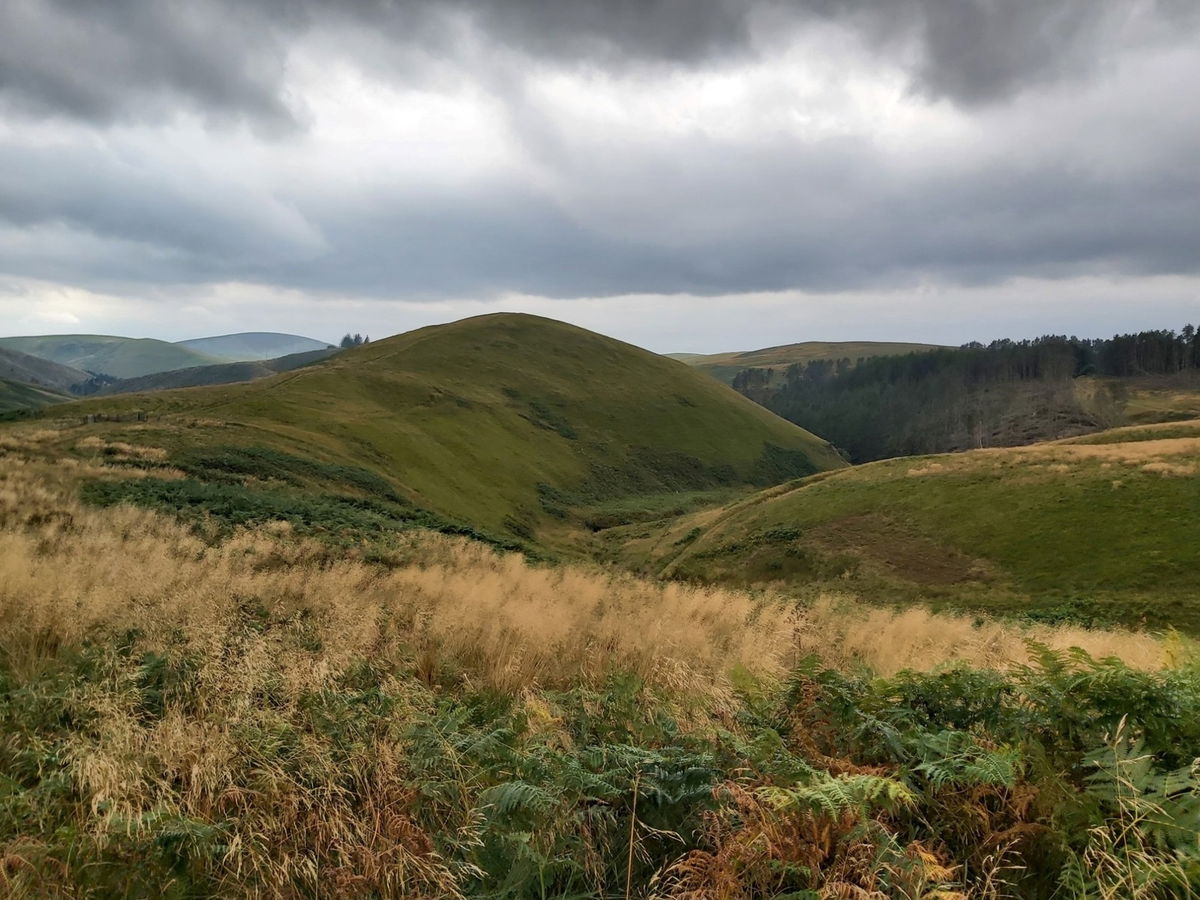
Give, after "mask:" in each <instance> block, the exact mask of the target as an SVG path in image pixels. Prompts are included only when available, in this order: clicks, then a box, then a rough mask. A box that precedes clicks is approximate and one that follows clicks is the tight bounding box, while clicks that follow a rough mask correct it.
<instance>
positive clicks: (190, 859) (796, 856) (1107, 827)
mask: <svg viewBox="0 0 1200 900" xmlns="http://www.w3.org/2000/svg"><path fill="white" fill-rule="evenodd" d="M196 427H197V428H200V427H201V426H200V425H199V424H198V425H197V426H196ZM68 430H69V431H72V432H73V433H74V435H75V438H74V439H75V440H76V441H77V442H78V443H80V444H86V445H88V446H91V447H94V448H96V450H97V452H96V454H95V456H94V458H89V459H88V460H86V461H83V462H81V461H79V460H77V459H74V460H68V459H62V458H60V457H59V456H58V453H57V451H56V445H58V444H59V443H60V441H61V438H62V435H60V434H58V433H57V432H56V431H55V430H54V429H53V428H48V427H46V425H45V424H44V423H38V424H36V425H29V426H26V427H24V428H20V427H12V426H10V427H9V428H7V429H5V430H3V431H0V734H2V735H3V739H0V788H2V790H0V848H3V853H4V855H3V859H4V865H3V867H2V868H0V884H3V891H2V892H0V893H3V894H4V895H5V896H10V897H14V898H34V897H37V898H41V897H80V898H82V897H172V898H193V897H194V898H200V897H397V898H399V897H411V898H435V897H436V898H448V900H464V898H467V897H478V898H513V900H515V898H550V897H554V898H566V897H575V898H584V897H604V898H619V897H630V898H633V897H637V898H647V897H661V898H664V900H667V898H677V900H696V898H716V897H724V898H730V900H732V898H747V897H763V898H766V897H774V898H782V897H792V898H818V897H830V898H833V897H861V898H924V900H934V898H941V900H951V898H954V900H994V898H1000V897H1005V898H1007V897H1020V898H1027V900H1095V898H1114V900H1115V898H1122V900H1124V898H1131V897H1142V898H1147V900H1148V898H1168V897H1171V898H1182V897H1194V896H1196V891H1197V890H1200V847H1197V844H1196V834H1197V833H1198V832H1200V777H1198V772H1197V768H1196V764H1195V763H1194V762H1193V757H1194V756H1195V753H1196V749H1197V747H1200V668H1198V667H1197V663H1196V657H1195V655H1194V654H1195V651H1194V650H1193V648H1192V647H1191V646H1190V645H1189V643H1188V642H1186V641H1183V640H1179V639H1178V638H1176V637H1168V638H1166V639H1159V638H1156V637H1155V636H1153V635H1148V634H1132V633H1122V632H1119V631H1093V630H1083V629H1076V628H1071V629H1065V628H1061V627H1047V626H1044V625H1041V626H1037V625H1016V624H1013V623H996V622H987V621H978V622H974V621H972V620H971V619H968V618H964V617H955V616H945V615H932V614H928V613H923V612H920V611H911V610H910V611H906V612H903V613H897V614H892V613H888V612H887V611H885V610H879V609H870V608H863V607H862V606H860V605H857V604H854V603H849V602H848V603H844V604H831V603H827V602H822V603H817V604H814V605H812V606H810V607H804V606H799V605H797V604H796V603H794V602H793V601H790V600H788V599H785V598H781V597H776V596H771V595H769V594H764V593H762V592H753V593H751V592H742V591H736V590H713V589H707V588H696V587H685V586H681V585H677V584H669V585H664V584H661V583H656V582H652V581H647V580H641V579H636V578H631V577H628V576H622V575H618V574H615V573H612V572H603V571H598V570H596V569H594V568H589V567H577V566H576V567H558V568H554V567H550V566H546V565H537V566H534V565H529V564H527V563H525V562H524V561H523V560H522V559H521V558H520V557H518V556H516V555H513V554H503V555H501V554H497V553H494V552H492V551H490V550H488V549H487V548H484V547H482V546H481V545H479V544H478V543H472V542H467V541H461V540H449V539H446V538H439V537H436V536H428V535H424V536H422V535H416V534H405V535H382V536H378V537H377V538H376V539H373V540H362V541H355V542H354V543H352V544H349V545H345V546H339V545H338V544H337V543H336V542H333V541H330V540H327V539H326V540H321V539H314V538H313V537H312V536H311V535H309V534H303V533H298V532H297V531H295V530H293V529H292V528H291V527H289V526H288V525H286V524H285V523H282V522H274V523H272V525H271V526H270V527H265V528H264V527H258V528H253V529H243V530H233V531H231V532H227V533H221V532H214V531H211V530H200V531H196V530H193V529H189V528H186V527H184V526H181V525H180V523H178V522H176V521H174V520H173V519H172V518H171V517H170V516H166V515H162V514H157V513H153V512H149V511H146V510H140V509H131V508H127V507H118V508H113V509H95V508H93V507H89V506H87V505H84V504H81V503H80V502H79V500H78V499H77V496H76V491H77V487H78V482H79V481H80V480H83V481H84V483H88V480H89V479H97V478H98V479H102V480H103V482H104V483H117V482H118V481H119V480H120V479H122V478H126V477H129V475H130V473H134V474H141V475H145V474H147V472H148V471H150V470H149V469H147V468H146V465H148V464H150V463H153V462H156V461H158V460H160V459H161V457H162V456H163V455H164V454H163V453H162V452H161V450H160V451H158V452H156V451H155V450H154V449H153V448H151V447H147V446H142V447H135V446H133V445H126V446H118V445H115V444H105V442H104V441H103V440H102V439H100V438H98V437H97V436H96V435H95V434H89V433H88V432H87V431H81V430H80V429H78V428H71V429H68ZM81 434H82V435H85V436H82V437H81V436H80V435H81ZM180 474H181V473H176V478H178V477H179V475H180ZM144 480H145V481H149V480H150V479H144ZM243 490H245V489H243ZM1030 641H1036V642H1037V643H1029V642H1030ZM1068 648H1079V649H1068ZM1121 660H1123V662H1122V661H1121ZM1131 885H1135V886H1136V889H1135V890H1130V886H1131Z"/></svg>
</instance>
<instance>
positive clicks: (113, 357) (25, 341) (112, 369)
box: [0, 334, 220, 378]
mask: <svg viewBox="0 0 1200 900" xmlns="http://www.w3.org/2000/svg"><path fill="white" fill-rule="evenodd" d="M0 347H3V348H9V349H12V350H17V351H20V352H21V353H28V354H30V355H31V356H38V357H41V358H42V359H48V360H50V361H52V362H56V363H61V364H62V365H64V366H72V367H74V368H76V369H84V370H86V371H88V372H99V373H101V374H104V375H111V376H113V377H114V378H135V377H137V376H139V375H149V374H151V373H153V372H166V371H169V370H171V369H183V368H186V367H188V366H204V365H210V364H212V363H215V362H220V360H217V359H214V358H213V357H211V356H208V355H206V354H204V353H199V352H197V351H195V350H190V349H188V348H187V347H181V346H179V345H178V344H170V343H167V342H166V341H158V340H154V339H153V338H127V337H112V336H108V335H98V334H51V335H40V336H36V337H6V338H0Z"/></svg>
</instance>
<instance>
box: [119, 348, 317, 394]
mask: <svg viewBox="0 0 1200 900" xmlns="http://www.w3.org/2000/svg"><path fill="white" fill-rule="evenodd" d="M337 352H338V351H337V350H328V349H321V350H309V351H306V352H304V353H293V354H291V355H289V356H281V357H279V358H278V359H266V360H262V361H258V360H253V361H247V362H233V363H217V364H216V365H212V366H192V367H191V368H188V369H174V370H172V371H170V372H156V373H154V374H153V375H142V376H140V377H138V378H122V379H119V380H118V381H114V382H113V383H111V384H109V385H106V386H105V387H104V388H103V390H101V391H99V393H102V394H132V393H136V392H139V391H166V390H172V389H174V388H184V387H207V386H211V385H218V384H233V383H235V382H238V381H254V380H256V379H258V378H270V377H271V376H272V375H278V374H279V373H280V372H290V371H292V370H293V369H299V368H301V367H302V366H310V365H312V364H313V363H316V362H320V361H321V360H323V359H326V358H327V357H330V356H332V355H333V354H334V353H337Z"/></svg>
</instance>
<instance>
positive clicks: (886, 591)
mask: <svg viewBox="0 0 1200 900" xmlns="http://www.w3.org/2000/svg"><path fill="white" fill-rule="evenodd" d="M608 539H609V540H610V541H611V542H612V544H613V546H614V547H617V546H619V548H620V549H619V551H617V552H619V555H620V556H621V558H623V559H624V560H626V561H629V562H632V563H634V564H635V565H638V566H641V567H642V568H644V569H645V570H647V571H651V572H655V573H658V574H664V575H670V576H676V577H685V578H696V579H700V580H704V581H713V582H722V583H731V584H761V583H776V584H779V585H783V586H785V587H787V588H789V589H793V590H810V591H820V590H829V589H834V590H839V591H840V590H846V589H850V590H856V591H858V592H859V593H861V594H862V595H863V596H867V597H875V598H878V599H889V598H891V599H896V600H923V601H927V602H930V603H932V604H934V605H935V606H967V607H975V608H986V609H990V610H998V611H1024V612H1032V613H1033V614H1035V615H1037V616H1041V617H1054V616H1060V615H1061V616H1064V617H1070V618H1082V619H1085V620H1093V621H1100V622H1103V621H1122V622H1139V621H1142V620H1145V621H1148V622H1150V623H1152V624H1158V625H1167V624H1170V625H1175V626H1177V627H1181V628H1186V629H1188V630H1190V631H1193V632H1196V631H1200V421H1193V422H1189V423H1172V424H1167V425H1157V426H1144V427H1139V428H1131V429H1118V430H1114V431H1109V432H1105V433H1103V434H1099V435H1091V436H1088V437H1086V438H1075V439H1072V440H1068V441H1063V442H1058V443H1050V444H1039V445H1034V446H1030V447H1019V448H1010V449H1003V450H977V451H972V452H968V453H960V454H947V455H941V456H926V457H912V458H904V459H893V460H885V461H882V462H877V463H871V464H868V465H863V466H858V467H856V468H853V469H847V470H844V471H840V472H833V473H828V474H824V475H815V476H813V477H811V478H806V479H803V480H800V481H797V482H794V483H792V484H789V485H783V486H779V487H775V488H771V489H768V490H766V491H763V492H761V493H759V494H756V495H754V496H752V497H749V498H747V499H743V500H739V501H737V502H734V503H732V504H729V505H727V506H725V507H724V508H721V509H716V510H707V511H704V512H701V513H697V514H695V515H692V516H685V517H683V518H681V519H679V520H677V521H675V522H674V523H672V524H671V525H670V526H669V527H658V528H646V527H644V526H638V527H631V528H623V529H614V530H613V532H612V533H611V534H610V535H608Z"/></svg>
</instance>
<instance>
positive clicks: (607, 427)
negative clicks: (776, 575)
mask: <svg viewBox="0 0 1200 900" xmlns="http://www.w3.org/2000/svg"><path fill="white" fill-rule="evenodd" d="M133 410H140V411H144V412H147V413H149V414H150V415H151V416H153V417H156V418H155V420H154V421H155V425H154V426H153V427H152V428H150V429H149V430H148V431H147V430H146V429H145V428H144V427H143V426H133V427H127V426H123V425H116V424H104V425H98V426H95V427H96V428H97V430H98V431H102V432H105V433H106V434H110V435H111V436H113V437H114V438H119V439H120V440H125V441H132V442H138V441H143V440H154V441H156V442H158V443H159V445H160V446H163V447H164V448H166V449H167V450H168V451H169V452H170V453H171V454H172V455H173V457H174V458H176V459H180V460H191V462H190V463H189V465H190V466H191V469H192V470H193V472H197V473H199V475H200V476H206V475H212V474H213V473H214V472H216V473H217V474H221V473H224V474H226V475H227V474H228V472H229V471H236V472H238V473H240V474H243V475H251V476H261V477H263V478H269V477H271V476H272V474H273V473H274V472H276V471H281V470H284V469H288V467H289V466H291V467H292V469H293V470H295V471H297V472H299V471H300V469H302V468H303V467H300V468H297V466H298V465H299V464H293V463H289V462H287V461H286V460H287V459H297V458H301V459H315V460H318V461H320V462H321V463H322V464H326V465H328V466H333V467H338V466H341V467H347V466H349V467H357V468H359V469H362V470H367V471H369V472H370V473H374V475H375V476H376V477H382V478H383V479H384V483H385V484H389V485H391V486H392V488H393V489H394V490H395V491H398V492H399V495H400V496H401V497H402V498H403V499H404V501H405V502H407V503H410V504H412V505H413V506H415V507H418V508H420V509H424V510H430V511H434V512H436V513H437V514H438V515H442V516H447V517H450V518H452V519H454V520H457V521H461V522H466V523H471V524H472V525H474V526H478V527H480V528H483V529H486V530H488V531H490V532H493V533H500V534H505V535H509V536H512V537H515V538H519V539H522V540H535V539H536V540H539V541H541V540H545V539H548V536H549V535H550V534H552V533H553V532H554V531H555V530H562V529H564V528H566V526H567V525H569V524H570V523H571V522H573V521H578V520H579V519H581V518H583V517H585V515H586V513H584V512H581V511H585V510H586V509H587V508H589V507H592V506H594V505H596V504H603V503H605V502H608V501H612V500H614V499H617V498H622V497H630V496H635V495H638V496H641V495H659V496H661V495H663V494H666V495H668V496H670V495H671V494H673V493H675V492H684V491H687V492H694V491H697V490H726V491H727V490H729V489H731V488H733V487H737V486H746V485H752V484H758V485H766V484H773V483H778V482H780V481H783V480H785V479H787V478H790V477H795V476H797V475H801V474H806V473H811V472H816V471H821V470H825V469H829V468H833V467H838V466H841V465H844V463H843V462H842V460H841V459H840V457H838V456H837V455H836V453H835V452H834V451H833V450H832V448H830V447H829V446H828V445H827V444H826V443H825V442H824V441H821V440H820V439H818V438H816V437H814V436H813V435H811V434H809V433H808V432H806V431H804V430H802V429H800V428H798V427H796V426H794V425H791V424H790V423H787V422H784V421H783V420H782V419H779V418H778V417H776V416H774V415H773V414H771V413H769V412H767V411H766V410H764V409H762V408H761V407H759V406H758V405H756V404H754V403H752V402H751V401H749V400H747V399H746V398H744V397H742V396H740V395H738V394H737V393H736V392H734V391H732V390H731V389H729V388H727V387H725V386H724V385H721V384H719V383H717V382H716V381H714V380H712V379H710V378H707V377H706V376H704V375H702V374H700V373H698V372H696V371H695V370H693V369H690V368H688V367H687V366H685V365H682V364H680V363H677V362H674V361H671V360H668V359H664V358H663V357H661V356H658V355H656V354H653V353H649V352H647V351H644V350H640V349H638V348H636V347H633V346H630V345H628V344H624V343H621V342H619V341H615V340H611V339H609V338H606V337H602V336H600V335H597V334H594V333H591V332H588V331H585V330H583V329H580V328H575V327H573V326H570V325H565V324H563V323H560V322H554V321H552V320H549V319H542V318H538V317H535V316H527V315H507V314H503V315H493V316H481V317H478V318H474V319H467V320H464V321H461V322H455V323H452V324H449V325H441V326H435V327H431V328H425V329H421V330H419V331H414V332H411V333H409V334H404V335H400V336H397V337H394V338H389V339H387V340H381V341H376V342H373V343H371V344H368V345H365V346H362V347H359V348H355V349H353V350H349V351H345V352H343V353H339V354H338V355H337V356H335V357H333V358H331V359H329V360H327V361H325V362H323V363H320V364H317V365H315V366H311V367H308V368H305V369H300V370H298V371H295V372H291V373H288V374H285V375H280V376H276V377H275V378H270V379H265V380H262V381H257V382H251V383H249V384H242V385H235V386H227V387H218V388H196V389H192V390H183V391H169V392H162V393H155V394H137V395H128V396H124V395H122V396H115V397H106V398H103V399H96V400H91V401H87V402H85V403H81V404H75V405H73V406H72V407H70V408H69V409H67V410H66V411H64V413H63V414H64V415H72V416H81V415H85V414H88V413H91V414H94V415H96V414H98V415H101V416H110V417H115V416H119V415H122V414H128V413H129V412H131V411H133ZM195 421H199V422H200V423H201V424H202V427H194V428H193V427H187V424H188V423H191V422H195ZM229 448H233V450H234V451H235V453H234V456H236V459H233V458H232V457H231V456H230V454H229V453H226V452H225V451H226V450H228V449H229ZM264 454H266V455H264ZM272 454H274V455H272ZM279 454H285V455H286V458H285V457H280V456H279ZM250 457H253V459H254V460H258V461H257V462H253V461H252V460H251V459H250ZM198 459H199V460H200V462H197V460H198ZM303 472H304V473H306V474H298V475H297V476H296V477H297V478H304V479H307V480H310V481H311V480H316V481H320V480H321V479H322V478H323V477H324V476H322V475H321V474H320V473H319V472H315V470H313V469H311V468H307V469H303ZM180 502H182V501H180ZM566 530H568V531H569V530H571V529H569V528H568V529H566Z"/></svg>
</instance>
